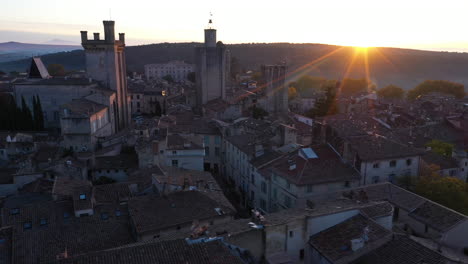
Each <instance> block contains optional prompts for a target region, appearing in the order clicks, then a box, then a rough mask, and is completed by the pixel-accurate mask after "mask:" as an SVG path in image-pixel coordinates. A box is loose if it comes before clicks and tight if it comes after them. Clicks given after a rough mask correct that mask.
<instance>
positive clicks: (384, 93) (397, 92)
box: [377, 84, 405, 99]
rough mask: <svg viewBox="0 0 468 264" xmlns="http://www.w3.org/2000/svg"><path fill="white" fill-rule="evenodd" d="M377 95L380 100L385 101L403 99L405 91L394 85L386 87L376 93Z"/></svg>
mask: <svg viewBox="0 0 468 264" xmlns="http://www.w3.org/2000/svg"><path fill="white" fill-rule="evenodd" d="M377 95H378V96H379V97H381V98H387V99H403V98H404V96H405V90H403V88H401V87H398V86H396V85H393V84H391V85H388V86H385V87H384V88H382V89H379V90H378V91H377Z"/></svg>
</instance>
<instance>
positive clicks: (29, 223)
mask: <svg viewBox="0 0 468 264" xmlns="http://www.w3.org/2000/svg"><path fill="white" fill-rule="evenodd" d="M31 228H32V223H31V222H25V223H24V224H23V229H24V230H27V229H31Z"/></svg>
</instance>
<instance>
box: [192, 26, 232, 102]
mask: <svg viewBox="0 0 468 264" xmlns="http://www.w3.org/2000/svg"><path fill="white" fill-rule="evenodd" d="M228 56H229V53H228V52H227V50H226V46H225V45H224V44H223V43H222V42H221V41H219V42H216V29H215V28H214V27H213V21H212V20H211V19H210V20H209V23H208V27H207V28H206V29H205V43H204V45H203V47H197V48H196V49H195V65H196V69H195V74H196V77H195V82H196V84H195V85H196V92H197V97H196V98H197V108H198V109H201V107H202V105H204V104H206V103H207V102H208V101H211V100H213V99H225V98H226V79H227V78H228V75H227V74H228V73H227V70H228V68H227V66H226V62H227V61H228V58H227V57H228Z"/></svg>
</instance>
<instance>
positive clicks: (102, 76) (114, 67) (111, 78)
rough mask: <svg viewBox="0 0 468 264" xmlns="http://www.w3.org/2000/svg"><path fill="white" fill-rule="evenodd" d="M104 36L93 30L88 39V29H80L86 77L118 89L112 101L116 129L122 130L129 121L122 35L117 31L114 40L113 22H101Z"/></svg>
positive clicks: (115, 89) (123, 38)
mask: <svg viewBox="0 0 468 264" xmlns="http://www.w3.org/2000/svg"><path fill="white" fill-rule="evenodd" d="M103 23H104V35H105V36H104V39H99V33H94V39H88V32H87V31H81V45H82V46H83V48H84V49H85V56H86V72H87V74H88V76H89V77H91V78H93V79H95V80H98V81H99V82H100V83H101V85H103V86H104V87H106V88H109V89H111V90H114V91H116V92H117V97H116V100H115V101H114V102H113V107H114V109H117V110H116V111H115V114H116V117H115V120H116V124H117V125H116V127H117V130H122V129H123V128H125V127H127V126H128V125H129V124H130V109H129V106H128V103H129V102H128V101H129V98H128V95H127V94H128V93H127V78H126V72H127V69H126V63H125V35H124V33H119V39H118V40H115V33H114V24H115V22H114V21H103Z"/></svg>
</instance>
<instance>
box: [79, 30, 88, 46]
mask: <svg viewBox="0 0 468 264" xmlns="http://www.w3.org/2000/svg"><path fill="white" fill-rule="evenodd" d="M80 33H81V43H85V42H86V41H88V31H80Z"/></svg>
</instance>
